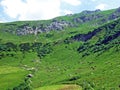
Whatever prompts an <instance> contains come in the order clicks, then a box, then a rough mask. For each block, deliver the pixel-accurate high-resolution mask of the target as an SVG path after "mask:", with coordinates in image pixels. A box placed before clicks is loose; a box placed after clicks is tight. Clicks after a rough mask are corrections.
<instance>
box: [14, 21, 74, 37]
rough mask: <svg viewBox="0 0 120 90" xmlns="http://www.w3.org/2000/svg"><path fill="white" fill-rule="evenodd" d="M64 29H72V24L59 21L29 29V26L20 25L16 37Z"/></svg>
mask: <svg viewBox="0 0 120 90" xmlns="http://www.w3.org/2000/svg"><path fill="white" fill-rule="evenodd" d="M66 27H72V23H70V22H67V21H64V20H61V21H58V20H55V19H54V20H53V21H52V22H51V23H50V24H47V25H42V24H41V25H39V26H34V27H30V26H29V25H22V26H20V27H19V28H18V29H17V30H16V34H17V35H27V34H35V35H36V34H37V33H41V32H48V31H51V30H63V29H64V28H66Z"/></svg>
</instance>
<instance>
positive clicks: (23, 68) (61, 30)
mask: <svg viewBox="0 0 120 90" xmlns="http://www.w3.org/2000/svg"><path fill="white" fill-rule="evenodd" d="M119 89H120V8H117V9H112V10H106V11H100V10H95V11H87V10H86V11H83V12H81V13H78V14H69V15H66V16H61V17H56V18H54V19H51V20H42V21H40V20H38V21H16V22H9V23H0V90H119Z"/></svg>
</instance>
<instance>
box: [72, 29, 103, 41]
mask: <svg viewBox="0 0 120 90" xmlns="http://www.w3.org/2000/svg"><path fill="white" fill-rule="evenodd" d="M100 31H101V29H96V30H94V31H92V32H89V33H87V34H77V35H75V36H73V37H71V38H72V39H74V40H77V41H87V40H89V39H91V38H92V37H93V36H94V35H96V34H97V33H98V32H100Z"/></svg>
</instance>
